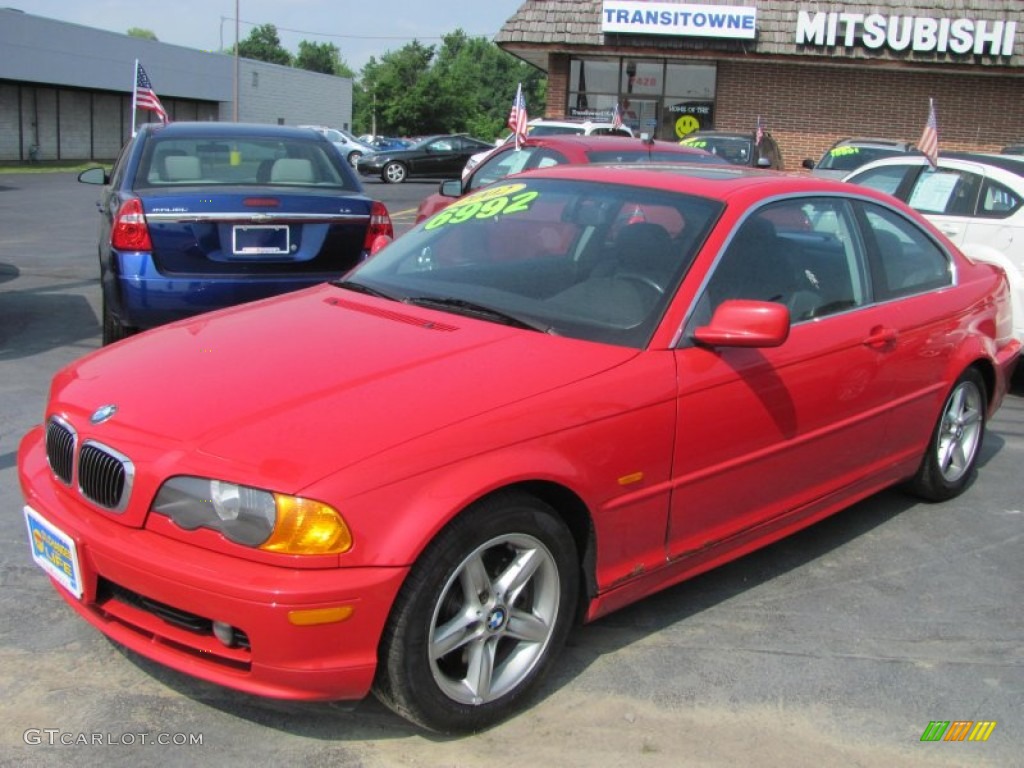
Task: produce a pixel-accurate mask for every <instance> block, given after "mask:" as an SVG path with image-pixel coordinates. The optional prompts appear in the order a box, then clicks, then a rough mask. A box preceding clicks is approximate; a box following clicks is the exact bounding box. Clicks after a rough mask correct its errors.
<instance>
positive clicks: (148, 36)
mask: <svg viewBox="0 0 1024 768" xmlns="http://www.w3.org/2000/svg"><path fill="white" fill-rule="evenodd" d="M125 34H126V35H128V37H141V38H142V39H143V40H156V33H155V32H153V30H151V29H142V28H141V27H129V29H128V31H127V32H125Z"/></svg>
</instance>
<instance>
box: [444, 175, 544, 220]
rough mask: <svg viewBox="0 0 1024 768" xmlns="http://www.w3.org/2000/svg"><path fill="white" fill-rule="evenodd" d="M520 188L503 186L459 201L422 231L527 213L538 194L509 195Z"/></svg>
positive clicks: (532, 191) (521, 186)
mask: <svg viewBox="0 0 1024 768" xmlns="http://www.w3.org/2000/svg"><path fill="white" fill-rule="evenodd" d="M522 188H523V185H522V184H513V185H504V186H501V187H496V188H494V189H491V190H487V191H485V192H482V193H481V194H479V195H473V196H472V197H469V198H467V199H466V200H460V201H459V202H457V203H454V204H452V205H450V206H448V207H447V208H445V209H444V210H443V211H441V212H440V213H439V214H437V215H436V216H434V217H433V218H432V219H431V220H430V221H428V222H427V223H426V225H425V226H424V229H437V228H438V227H443V226H444V225H446V224H461V223H463V222H464V221H469V220H470V219H489V218H492V217H494V216H497V215H499V214H502V215H506V216H507V215H509V214H512V213H521V212H523V211H527V210H529V209H530V206H531V205H532V204H533V201H534V200H535V199H536V198H537V196H538V195H539V194H540V193H539V192H536V191H534V190H531V191H529V192H518V193H516V194H510V192H514V191H515V190H517V189H522Z"/></svg>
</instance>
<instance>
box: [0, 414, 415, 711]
mask: <svg viewBox="0 0 1024 768" xmlns="http://www.w3.org/2000/svg"><path fill="white" fill-rule="evenodd" d="M18 473H19V480H20V482H21V487H22V491H23V493H24V496H25V500H26V503H27V504H28V506H29V507H30V508H31V509H33V510H35V511H36V512H37V513H38V514H40V515H41V516H42V517H43V518H45V519H46V520H47V521H48V522H49V523H50V524H52V525H54V526H57V527H58V528H59V529H60V530H61V531H63V532H64V533H65V534H67V535H68V536H70V537H71V538H72V539H73V540H74V542H75V546H76V548H77V555H78V560H79V564H80V568H81V577H82V578H81V585H82V590H83V594H82V597H81V599H77V598H75V597H74V595H72V594H71V593H69V592H67V591H66V590H65V589H64V588H62V587H60V586H57V591H58V592H59V593H60V595H61V597H63V598H64V600H65V601H66V602H67V603H68V604H69V605H70V606H71V607H72V608H74V609H75V611H77V612H78V614H79V615H80V616H82V618H84V619H85V620H86V621H88V622H89V623H90V624H92V625H93V626H94V627H96V628H97V629H99V630H100V631H101V632H102V633H103V634H105V635H107V636H108V637H110V638H111V639H112V640H115V641H117V642H118V643H120V644H122V645H124V646H126V647H128V648H130V649H131V650H133V651H135V652H136V653H139V654H140V655H142V656H145V657H146V658H149V659H152V660H153V661H156V662H159V663H161V664H165V665H166V666H168V667H171V668H173V669H176V670H178V671H180V672H184V673H186V674H189V675H193V676H195V677H198V678H201V679H203V680H208V681H210V682H213V683H217V684H220V685H224V686H227V687H229V688H233V689H236V690H240V691H244V692H247V693H252V694H256V695H261V696H268V697H274V698H284V699H304V700H352V699H360V698H363V697H364V696H365V695H366V694H367V693H368V692H369V690H370V686H371V684H372V682H373V677H374V673H375V670H376V663H377V644H378V641H379V638H380V635H381V632H382V630H383V627H384V623H385V622H386V620H387V615H388V611H389V610H390V607H391V604H392V602H393V601H394V597H395V595H396V593H397V592H398V589H399V587H400V586H401V584H402V582H403V580H404V579H405V576H406V573H407V571H408V569H406V568H352V569H343V568H327V569H302V568H289V567H278V566H268V565H265V564H260V563H254V562H250V561H246V560H241V559H239V558H235V557H231V556H228V555H223V554H219V553H216V552H211V551H209V550H206V549H202V548H199V547H193V546H189V545H187V544H183V543H182V542H179V541H175V540H172V539H168V538H166V537H164V536H161V535H159V534H157V533H154V532H152V531H148V530H146V529H145V528H142V529H138V528H131V527H128V526H125V525H123V524H121V523H120V522H118V521H117V519H116V515H113V514H107V513H104V512H101V511H98V510H95V509H93V508H92V507H90V506H89V505H88V504H87V503H85V502H83V501H82V500H81V499H79V498H78V497H77V496H75V495H73V494H72V493H71V492H70V491H68V490H67V489H65V488H64V487H63V486H61V485H59V483H58V482H57V481H56V480H55V479H54V478H53V475H52V474H51V472H50V469H49V467H48V465H47V462H46V457H45V452H44V447H43V433H42V428H36V429H34V430H32V431H31V432H30V433H29V434H28V435H26V437H25V438H24V439H23V440H22V443H21V446H20V448H19V453H18ZM54 583H55V586H56V582H54ZM336 607H346V610H347V609H351V615H350V616H348V618H347V619H345V620H340V621H333V622H332V623H325V624H312V625H296V624H295V623H294V621H293V620H292V619H290V618H289V614H290V613H291V612H293V611H310V610H315V609H327V608H336ZM212 621H217V622H223V623H224V624H227V625H230V626H231V627H234V628H235V629H236V630H238V633H239V634H238V635H237V637H238V638H242V641H241V642H239V643H236V644H234V645H233V646H230V647H229V646H228V645H225V644H224V643H223V642H221V641H220V640H218V639H217V638H216V637H215V636H214V634H213V632H212V631H211V628H210V624H211V622H212Z"/></svg>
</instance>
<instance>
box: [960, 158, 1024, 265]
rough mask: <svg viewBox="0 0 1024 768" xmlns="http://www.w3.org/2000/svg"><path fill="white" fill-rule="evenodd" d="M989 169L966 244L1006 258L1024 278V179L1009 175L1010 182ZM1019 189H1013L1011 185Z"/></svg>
mask: <svg viewBox="0 0 1024 768" xmlns="http://www.w3.org/2000/svg"><path fill="white" fill-rule="evenodd" d="M995 173H998V171H996V170H994V169H993V170H989V169H986V173H985V178H984V180H983V181H982V185H981V194H980V195H979V196H978V205H977V209H976V210H975V212H974V216H973V217H972V218H971V220H970V221H969V222H968V224H967V227H966V230H965V231H964V236H963V245H962V247H966V246H968V245H970V244H978V245H982V246H986V247H988V248H992V249H994V250H996V251H999V253H1001V254H1003V255H1004V256H1006V257H1007V258H1008V259H1009V260H1010V261H1011V262H1012V263H1013V264H1014V265H1015V266H1016V268H1017V271H1018V272H1019V273H1020V274H1021V275H1024V177H1020V176H1014V175H1010V174H1007V183H1005V184H1004V183H1003V182H1002V181H1000V180H998V179H995V178H993V175H994V174H995ZM1011 181H1012V183H1013V184H1015V186H1012V187H1011V186H1010V183H1011Z"/></svg>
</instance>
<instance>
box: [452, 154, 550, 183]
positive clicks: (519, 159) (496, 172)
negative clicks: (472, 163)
mask: <svg viewBox="0 0 1024 768" xmlns="http://www.w3.org/2000/svg"><path fill="white" fill-rule="evenodd" d="M537 151H538V150H537V148H536V147H523V148H522V149H519V150H515V149H509V150H507V151H505V152H498V153H496V154H494V155H492V156H491V157H489V158H487V159H486V160H485V161H484V162H483V163H481V164H480V166H479V167H478V168H477V169H476V172H475V173H474V174H473V175H472V176H471V177H470V179H469V184H468V185H467V189H466V191H467V192H470V191H473V190H476V189H479V188H480V187H482V186H484V185H485V184H490V183H491V182H492V181H498V180H499V179H504V178H505V177H506V176H508V175H510V174H513V173H519V172H520V171H523V170H525V169H526V167H527V163H528V162H529V161H530V158H531V157H532V156H533V155H534V154H535V153H536V152H537Z"/></svg>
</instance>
